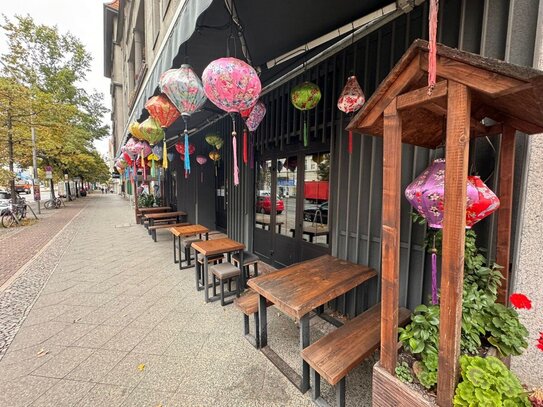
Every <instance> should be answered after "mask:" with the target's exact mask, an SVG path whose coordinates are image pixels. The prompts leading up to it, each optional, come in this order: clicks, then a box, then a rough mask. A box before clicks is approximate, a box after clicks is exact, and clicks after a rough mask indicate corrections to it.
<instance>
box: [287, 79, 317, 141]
mask: <svg viewBox="0 0 543 407" xmlns="http://www.w3.org/2000/svg"><path fill="white" fill-rule="evenodd" d="M290 100H291V101H292V104H293V105H294V107H295V108H296V109H298V110H301V111H302V115H303V116H304V147H307V145H308V134H309V129H308V125H307V114H306V113H304V112H305V111H307V110H311V109H314V108H315V107H316V106H317V104H318V103H319V101H320V100H321V90H320V88H319V87H318V86H317V85H316V84H314V83H311V82H303V83H300V84H299V85H296V86H295V87H294V88H292V90H291V91H290Z"/></svg>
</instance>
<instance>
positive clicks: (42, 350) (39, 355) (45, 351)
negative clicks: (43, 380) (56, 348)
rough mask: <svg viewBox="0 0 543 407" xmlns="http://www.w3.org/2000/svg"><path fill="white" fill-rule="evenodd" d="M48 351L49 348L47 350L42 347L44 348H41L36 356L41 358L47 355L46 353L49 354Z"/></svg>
mask: <svg viewBox="0 0 543 407" xmlns="http://www.w3.org/2000/svg"><path fill="white" fill-rule="evenodd" d="M48 353H49V351H48V350H45V349H43V348H42V349H40V351H39V352H38V353H36V356H37V357H39V358H41V357H42V356H45V355H47V354H48Z"/></svg>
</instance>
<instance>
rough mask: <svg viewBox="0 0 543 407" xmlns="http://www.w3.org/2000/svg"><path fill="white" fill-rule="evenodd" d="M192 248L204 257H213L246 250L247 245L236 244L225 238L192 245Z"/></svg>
mask: <svg viewBox="0 0 543 407" xmlns="http://www.w3.org/2000/svg"><path fill="white" fill-rule="evenodd" d="M192 248H193V249H194V250H196V251H198V252H200V253H202V254H203V255H204V256H212V255H214V254H221V253H229V252H236V251H238V250H245V245H244V244H243V243H240V242H236V241H235V240H232V239H228V238H225V239H215V240H204V241H202V242H195V243H193V244H192Z"/></svg>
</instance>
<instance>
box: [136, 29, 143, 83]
mask: <svg viewBox="0 0 543 407" xmlns="http://www.w3.org/2000/svg"><path fill="white" fill-rule="evenodd" d="M142 60H143V35H142V32H141V31H139V30H137V29H135V28H134V68H135V71H136V78H137V75H139V73H140V69H141V64H142ZM137 79H139V78H137Z"/></svg>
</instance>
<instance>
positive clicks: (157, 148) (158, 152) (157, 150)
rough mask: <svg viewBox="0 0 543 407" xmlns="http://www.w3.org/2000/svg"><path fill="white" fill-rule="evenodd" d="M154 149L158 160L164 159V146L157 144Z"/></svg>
mask: <svg viewBox="0 0 543 407" xmlns="http://www.w3.org/2000/svg"><path fill="white" fill-rule="evenodd" d="M152 151H153V154H154V155H155V156H157V157H158V158H157V161H160V160H162V152H163V149H162V146H160V145H156V146H154V147H153V149H152Z"/></svg>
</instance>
